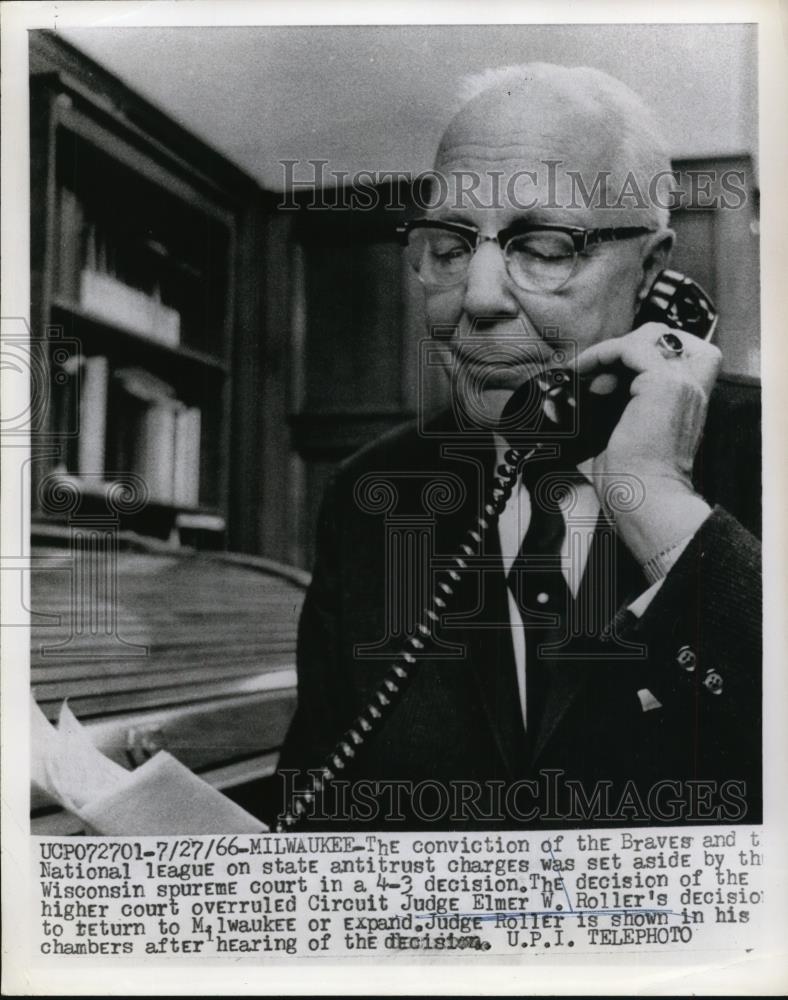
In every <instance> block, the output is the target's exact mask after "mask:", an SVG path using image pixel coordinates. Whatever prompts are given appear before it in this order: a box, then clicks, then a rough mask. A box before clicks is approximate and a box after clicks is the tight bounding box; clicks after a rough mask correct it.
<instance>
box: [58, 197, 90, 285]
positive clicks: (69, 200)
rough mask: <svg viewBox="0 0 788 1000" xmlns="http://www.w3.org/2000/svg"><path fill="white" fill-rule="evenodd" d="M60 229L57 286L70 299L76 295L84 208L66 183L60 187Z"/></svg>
mask: <svg viewBox="0 0 788 1000" xmlns="http://www.w3.org/2000/svg"><path fill="white" fill-rule="evenodd" d="M59 218H60V230H59V234H58V237H59V238H58V253H57V257H56V260H57V286H58V289H59V291H60V294H61V295H62V296H64V298H67V299H69V300H71V301H74V302H76V301H78V300H79V295H80V289H79V284H80V269H81V253H82V238H83V227H84V222H85V218H84V210H83V206H82V202H81V201H80V200H79V198H78V197H77V195H76V193H75V192H74V191H72V190H71V188H70V187H68V186H66V185H62V186H61V187H60V215H59Z"/></svg>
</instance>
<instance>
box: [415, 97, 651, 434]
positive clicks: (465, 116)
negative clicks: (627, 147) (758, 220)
mask: <svg viewBox="0 0 788 1000" xmlns="http://www.w3.org/2000/svg"><path fill="white" fill-rule="evenodd" d="M620 158H621V157H620V155H619V153H618V144H617V141H616V140H615V137H612V136H610V134H609V132H608V130H607V129H606V127H605V123H604V122H603V121H596V122H595V121H589V119H588V117H587V115H583V114H580V113H579V112H577V111H574V110H573V109H572V108H571V107H570V108H569V109H567V102H566V101H563V102H560V101H558V100H557V99H556V97H555V95H553V94H551V93H550V92H545V91H544V89H543V90H542V91H541V92H536V93H533V92H532V93H530V94H527V95H526V94H522V93H520V94H515V95H514V96H512V97H510V98H509V100H503V101H502V100H501V99H500V98H492V99H490V98H488V97H487V95H482V98H478V99H477V100H476V101H474V102H471V104H469V105H467V106H466V108H465V109H464V110H463V111H462V112H461V113H460V115H459V116H458V117H457V118H455V120H454V121H453V122H452V124H451V126H450V127H449V129H448V131H447V133H446V135H445V136H444V139H443V142H442V144H441V149H440V151H439V154H438V160H437V163H436V169H437V170H438V171H439V172H440V173H441V174H442V175H443V176H444V177H445V178H446V181H447V184H448V198H446V199H444V200H443V203H442V204H441V205H440V206H438V207H437V208H436V210H435V211H434V212H433V213H431V218H435V219H441V220H444V221H452V222H459V223H464V224H466V225H472V226H475V227H476V228H478V230H479V231H480V233H481V235H482V236H495V235H496V233H497V232H499V231H500V230H501V229H504V228H507V227H509V226H511V225H512V224H513V223H516V222H518V221H520V220H522V221H526V222H529V223H534V224H536V223H551V224H561V225H566V226H578V227H582V228H587V229H594V228H602V227H619V226H643V225H649V226H650V225H651V224H652V222H651V219H650V218H649V217H648V216H647V215H646V213H645V211H643V210H640V211H637V210H631V209H630V210H628V209H627V208H623V209H622V208H610V207H606V206H604V205H600V204H598V202H599V201H600V199H599V198H591V199H583V198H582V196H581V195H580V194H579V193H578V191H579V188H575V190H574V191H573V189H572V182H571V174H570V172H572V171H574V172H577V174H579V176H580V177H582V182H583V184H584V186H585V189H586V190H587V191H591V190H592V189H593V184H594V180H595V178H596V176H597V175H598V174H599V172H600V171H606V172H607V173H608V174H609V175H611V176H610V181H609V185H610V190H611V191H612V192H613V194H614V196H615V193H616V192H617V190H618V188H617V185H619V184H620V183H621V182H622V181H623V178H624V177H625V175H626V172H627V167H626V165H625V164H624V165H622V164H621V163H620V162H617V161H619V160H620ZM548 161H553V166H549V165H548ZM555 161H560V164H559V165H555ZM523 171H529V172H531V173H529V175H528V176H525V175H523V174H522V173H521V172H523ZM518 172H519V173H520V177H519V179H518V178H517V176H516V175H517V174H518ZM477 177H478V179H479V185H478V188H476V189H475V190H469V189H470V188H471V186H472V185H473V184H475V180H470V179H469V178H477ZM584 201H590V202H591V204H584ZM658 239H659V238H655V237H653V236H651V235H647V236H645V237H636V238H634V239H628V240H622V241H619V242H612V243H602V244H599V245H596V246H594V247H592V248H590V249H589V251H588V252H587V253H585V254H583V255H580V256H579V257H578V259H577V265H576V268H575V271H574V273H573V275H572V277H571V278H570V280H569V281H568V282H567V284H565V285H564V286H563V287H561V288H560V289H558V290H557V291H550V292H547V291H545V292H542V291H525V290H523V289H522V288H520V287H519V286H518V285H517V284H515V283H514V281H513V280H512V279H511V278H510V276H509V274H508V273H507V269H506V265H505V261H504V256H503V253H502V251H501V249H500V247H499V246H498V244H497V243H494V242H486V243H482V244H481V245H480V246H479V248H478V249H477V251H476V253H475V255H474V256H473V258H472V260H471V262H470V269H469V272H468V276H467V281H466V282H464V283H462V284H459V285H455V286H452V287H449V288H434V287H430V286H427V289H426V310H427V319H428V322H429V324H430V328H433V327H435V326H436V325H437V326H443V327H446V326H449V327H453V328H455V332H454V334H453V336H452V339H451V341H450V343H451V347H452V352H453V356H454V364H455V366H457V365H459V366H460V367H461V368H462V370H463V374H464V376H466V377H467V378H470V379H473V380H475V382H476V386H477V389H478V390H479V391H481V393H482V396H483V397H484V398H485V408H486V409H489V410H490V415H491V417H493V418H495V416H497V414H498V413H499V412H500V408H501V407H502V406H503V405H504V403H505V402H506V399H508V396H509V394H510V393H511V391H512V390H513V389H515V388H516V387H517V386H518V385H519V384H520V383H521V382H522V381H523V380H524V379H525V378H526V377H527V376H528V375H529V374H531V373H533V371H534V370H535V368H536V367H551V366H566V365H568V364H571V362H572V359H573V358H574V356H575V355H576V354H578V353H580V352H581V351H583V350H584V349H585V348H587V347H590V346H591V345H592V344H595V343H597V342H598V341H600V340H606V339H608V338H610V337H618V336H621V335H623V334H625V333H628V332H629V331H630V330H631V329H632V327H633V320H634V316H635V313H636V310H637V306H638V293H639V292H640V291H641V290H642V289H644V288H648V286H649V285H650V282H651V280H653V277H654V276H655V274H656V271H657V270H659V267H658V266H655V263H654V258H653V254H652V249H653V247H654V245H655V241H658ZM661 266H664V265H661Z"/></svg>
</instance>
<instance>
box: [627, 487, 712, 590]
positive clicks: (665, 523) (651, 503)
mask: <svg viewBox="0 0 788 1000" xmlns="http://www.w3.org/2000/svg"><path fill="white" fill-rule="evenodd" d="M710 513H711V507H710V506H709V504H708V503H706V501H705V500H704V499H703V497H701V496H699V495H698V494H697V493H694V492H693V491H692V490H690V489H679V490H670V491H662V490H649V489H648V488H647V489H646V491H645V495H644V498H643V502H642V503H641V504H640V505H639V506H638V507H637V509H635V510H631V511H626V512H618V513H614V521H615V525H616V530H617V531H618V533H619V535H620V536H621V538H622V540H623V541H624V544H625V545H626V546H627V548H628V549H629V551H630V552H631V553H632V555H633V556H634V558H635V559H636V560H637V561H638V563H640V565H641V566H642V567H644V570H645V567H646V566H647V565H649V564H650V565H651V569H652V572H654V573H656V572H658V570H659V567H658V566H657V565H656V564H657V563H661V562H662V561H666V562H667V568H666V569H665V573H667V570H668V569H669V568H670V566H671V565H672V562H675V561H676V559H677V558H678V556H679V555H680V554H681V553H680V552H675V550H677V549H678V547H679V546H680V545H681V544H682V543H684V542H686V541H687V540H688V539H690V538H692V536H693V535H694V534H695V532H696V531H697V530H698V528H699V527H700V526H701V525H702V524H703V522H704V521H705V520H706V518H707V517H708V516H709V514H710ZM674 552H675V558H674V559H673V560H672V562H671V561H670V557H671V554H672V553H674ZM663 575H664V574H663ZM656 579H661V576H657V577H656ZM652 582H656V581H655V580H652Z"/></svg>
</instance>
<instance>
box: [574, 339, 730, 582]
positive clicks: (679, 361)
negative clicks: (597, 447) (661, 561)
mask: <svg viewBox="0 0 788 1000" xmlns="http://www.w3.org/2000/svg"><path fill="white" fill-rule="evenodd" d="M665 333H671V334H674V335H676V336H678V337H679V338H680V340H681V342H682V344H683V345H684V350H683V353H682V354H681V355H680V356H668V357H666V356H665V354H666V352H665V351H664V349H663V348H662V347H660V345H659V343H658V342H659V339H660V337H661V336H662V335H663V334H665ZM720 361H721V354H720V351H719V350H718V348H716V347H714V346H713V345H712V344H708V343H706V342H705V341H703V340H700V339H699V338H698V337H694V336H693V335H692V334H688V333H682V332H681V331H676V330H671V329H670V327H667V326H664V325H663V324H661V323H646V324H645V325H644V326H641V327H639V328H638V329H637V330H633V331H632V333H628V334H626V335H625V336H623V337H616V338H613V339H611V340H605V341H601V342H600V343H598V344H595V345H594V346H593V347H590V348H588V350H586V351H583V352H582V354H580V355H579V356H578V358H577V370H578V374H593V373H594V372H599V373H600V377H599V378H598V379H597V380H595V382H593V383H592V385H591V389H592V391H600V392H604V391H609V390H610V384H609V380H610V378H611V376H610V375H605V374H603V372H604V370H605V369H609V368H610V367H612V366H614V365H623V366H624V367H625V368H628V369H630V370H631V371H633V372H634V373H635V377H634V379H633V381H632V385H631V388H630V393H631V398H630V401H629V403H628V405H627V407H626V409H625V410H624V412H623V414H622V416H621V419H620V420H619V422H618V425H617V426H616V428H615V430H614V431H613V434H612V435H611V437H610V440H609V442H608V445H607V448H606V449H605V450H604V451H603V452H602V453H601V454H599V455H597V457H596V458H595V459H594V466H593V477H594V482H595V485H597V489H598V493H599V495H600V499H601V500H602V501H603V502H604V497H605V496H606V495H609V488H610V484H611V482H612V481H614V480H615V476H616V474H625V475H627V476H636V477H637V478H638V479H639V480H640V481H641V483H642V486H643V492H644V497H643V502H642V503H641V504H639V505H638V506H637V508H636V509H634V510H627V511H620V510H619V511H616V510H612V511H610V513H611V514H612V515H613V517H614V519H615V522H616V527H617V530H618V531H619V533H620V535H621V536H622V538H623V540H624V542H625V544H626V545H627V546H628V548H629V549H630V551H631V552H632V553H633V555H634V556H635V558H636V559H638V561H639V562H641V563H645V562H646V561H647V560H648V559H650V558H651V557H652V556H654V555H656V554H657V553H658V552H661V551H663V550H665V549H667V548H669V547H670V546H671V545H673V544H675V543H677V542H679V541H681V540H682V539H683V538H686V537H687V536H688V535H691V534H693V533H694V532H695V531H696V530H697V529H698V528H699V527H700V525H701V524H702V523H703V521H704V520H705V519H706V517H707V516H708V514H709V510H710V508H709V505H708V504H707V503H706V501H705V500H703V498H702V497H700V496H699V495H698V494H697V493H696V492H695V490H694V489H693V486H692V479H691V476H692V464H693V460H694V457H695V452H696V450H697V447H698V444H699V442H700V438H701V434H702V433H703V426H704V424H705V421H706V409H707V405H708V399H709V395H710V393H711V390H712V388H713V386H714V383H715V381H716V379H717V374H718V372H719V368H720Z"/></svg>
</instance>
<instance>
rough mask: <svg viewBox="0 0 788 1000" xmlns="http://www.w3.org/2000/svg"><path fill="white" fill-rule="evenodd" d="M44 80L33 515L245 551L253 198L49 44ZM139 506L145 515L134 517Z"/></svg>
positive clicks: (37, 191) (36, 131) (40, 95)
mask: <svg viewBox="0 0 788 1000" xmlns="http://www.w3.org/2000/svg"><path fill="white" fill-rule="evenodd" d="M30 65H31V89H30V93H31V204H32V219H31V279H32V280H31V291H32V303H31V306H32V308H31V325H32V339H33V343H34V346H33V349H34V351H37V352H38V355H39V363H40V366H41V369H42V370H43V371H44V372H45V377H46V379H47V382H48V406H47V407H45V408H43V410H44V412H42V413H41V414H40V415H38V417H37V419H38V421H39V423H38V425H37V426H36V431H37V432H38V433H37V434H36V435H35V440H34V448H33V464H32V478H33V511H34V519H35V521H37V522H38V523H39V524H42V523H47V522H52V521H55V522H58V521H62V520H63V519H64V517H65V516H66V515H65V514H64V512H63V511H62V509H61V507H62V504H58V503H51V502H49V500H48V497H49V496H50V495H51V493H52V491H53V490H55V491H57V490H58V489H62V488H63V487H67V488H69V489H71V490H73V491H76V493H77V494H78V505H79V512H80V514H81V515H84V514H88V515H90V514H96V515H100V514H101V513H102V512H103V511H106V510H107V502H108V496H109V495H110V493H111V490H112V487H113V484H118V483H120V482H121V481H124V480H125V481H129V480H130V478H131V479H133V481H134V483H136V484H137V487H136V488H137V489H138V492H140V494H141V500H140V502H139V503H135V504H127V505H126V507H127V508H128V509H125V510H124V511H122V512H121V513H120V515H119V516H120V520H121V522H122V523H121V525H120V527H121V528H127V529H130V530H132V531H135V532H137V533H139V534H143V535H147V536H154V537H160V538H164V539H169V540H170V541H172V542H174V543H179V542H188V543H189V544H198V545H201V546H204V547H211V548H221V547H226V546H227V545H228V544H231V543H232V538H231V535H230V532H229V525H228V521H229V520H230V517H231V480H232V477H233V475H234V474H237V473H234V467H236V466H237V465H238V464H239V463H240V464H241V465H242V464H243V456H240V455H238V453H237V448H236V446H235V444H234V441H233V434H232V428H233V413H234V406H237V403H236V402H235V400H234V393H236V392H237V391H238V390H239V385H240V384H241V383H243V377H241V378H237V379H236V378H234V373H235V371H237V368H238V365H237V363H236V357H237V352H238V351H239V349H240V345H241V344H243V343H244V342H248V341H249V339H250V337H252V336H253V335H254V333H253V330H252V328H251V327H250V325H249V324H253V323H254V320H255V317H254V315H250V314H249V311H248V310H247V311H246V323H247V329H245V330H244V329H239V325H241V323H242V320H241V319H240V318H239V316H238V315H237V309H236V299H237V298H238V295H239V293H242V292H243V291H244V290H247V291H248V290H249V289H250V288H253V287H254V275H253V271H252V263H251V259H250V254H249V249H248V247H247V246H246V245H245V243H248V238H247V235H248V231H249V229H250V225H249V223H248V219H249V218H250V217H252V216H253V215H254V212H255V211H256V210H257V209H258V203H257V202H258V189H257V188H256V186H255V185H254V183H253V182H252V181H251V180H250V179H249V178H247V177H245V175H243V174H242V173H241V172H240V171H238V170H237V169H236V168H235V167H233V166H232V165H231V164H229V163H228V162H227V161H225V160H224V159H223V158H222V157H220V156H219V154H217V153H215V152H214V151H213V150H211V149H209V148H208V147H206V146H204V145H203V144H202V143H200V142H199V140H198V139H196V138H195V137H194V136H192V135H190V134H188V133H187V132H185V131H184V130H183V129H181V128H180V126H178V125H177V123H175V122H173V121H171V120H170V119H168V118H167V117H166V116H164V115H163V114H162V113H161V112H159V111H158V110H157V109H155V108H153V107H152V106H150V105H148V104H147V103H146V102H145V101H144V100H142V98H140V97H139V96H138V95H136V94H134V93H133V92H131V91H129V90H128V89H127V88H125V87H124V85H123V84H122V83H121V82H120V81H118V80H116V79H115V78H114V77H112V76H111V75H110V74H108V73H106V72H105V71H104V70H102V69H101V68H100V67H98V66H97V65H95V64H93V63H92V62H91V61H90V60H88V59H86V58H85V57H84V56H82V55H81V54H80V53H79V52H77V51H76V50H75V49H73V48H72V47H71V46H69V45H68V44H67V43H64V42H62V40H60V39H58V38H56V37H55V36H53V35H51V34H50V33H48V32H34V33H32V34H31V42H30ZM132 507H133V509H131V508H132Z"/></svg>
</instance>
